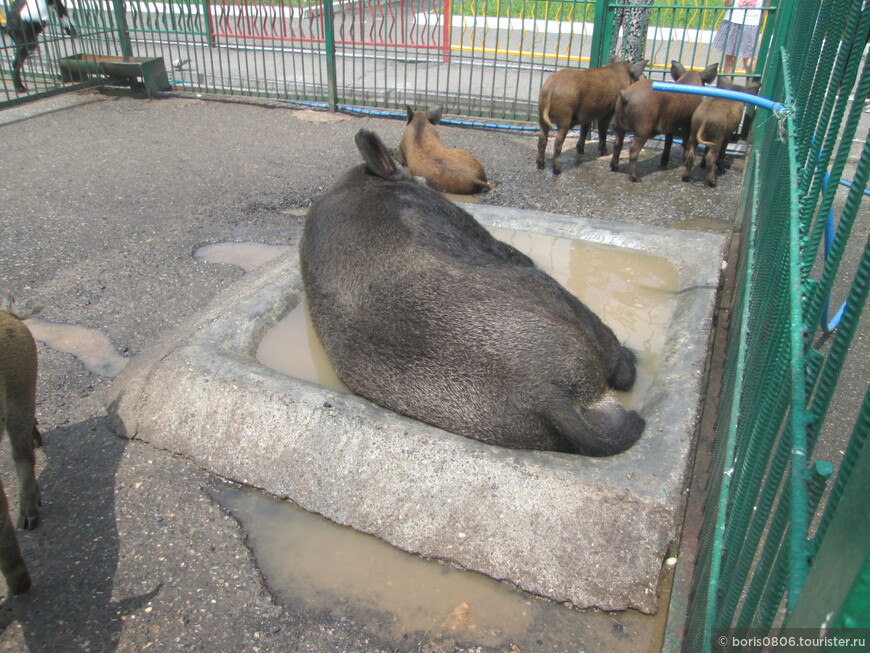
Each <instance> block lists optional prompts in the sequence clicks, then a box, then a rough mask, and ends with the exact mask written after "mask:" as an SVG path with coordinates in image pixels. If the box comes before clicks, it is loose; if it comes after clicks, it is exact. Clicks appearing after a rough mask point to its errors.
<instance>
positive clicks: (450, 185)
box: [399, 107, 493, 195]
mask: <svg viewBox="0 0 870 653" xmlns="http://www.w3.org/2000/svg"><path fill="white" fill-rule="evenodd" d="M407 111H408V123H407V125H406V126H405V132H404V133H403V134H402V141H401V143H400V144H399V150H400V152H401V155H402V158H403V159H404V162H405V164H406V165H407V167H408V171H409V172H410V173H411V174H412V175H414V176H415V177H424V178H425V179H428V180H429V181H430V182H431V183H432V184H434V185H435V186H436V187H437V188H439V189H440V190H442V191H444V192H447V193H457V194H460V195H470V194H471V193H477V192H478V191H482V190H490V189H492V188H493V186H492V184H490V183H489V182H488V181H487V179H486V172H485V171H484V169H483V166H482V165H481V163H480V161H478V160H477V158H476V157H475V156H474V155H473V154H472V153H471V152H469V151H468V150H462V149H451V148H447V147H444V144H443V143H442V142H441V137H439V136H438V130H436V129H435V125H437V124H438V123H439V122H440V121H441V107H435V108H434V109H432V110H431V111H414V110H413V109H412V108H411V107H407Z"/></svg>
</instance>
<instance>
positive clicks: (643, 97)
mask: <svg viewBox="0 0 870 653" xmlns="http://www.w3.org/2000/svg"><path fill="white" fill-rule="evenodd" d="M718 68H719V64H712V65H710V66H707V68H705V69H704V70H703V71H701V72H700V73H699V72H698V71H695V70H686V68H685V67H684V66H683V65H682V64H681V63H680V62H679V61H672V62H671V77H672V78H673V79H674V80H675V81H676V82H677V84H693V85H695V86H703V85H704V84H709V83H711V82H712V81H713V80H714V79H716V73H717V71H718ZM699 104H701V96H700V95H690V94H688V93H673V92H668V91H654V90H653V88H652V82H651V81H650V80H648V79H641V80H639V81H637V82H635V83H634V84H632V85H631V86H629V87H628V88H627V89H625V90H624V91H622V93H620V95H619V99H618V100H617V101H616V114H615V117H614V130H615V132H616V142H615V143H614V145H613V158H612V159H611V160H610V169H611V170H613V171H614V172H616V171H617V170H618V169H619V155H620V153H621V152H622V144H623V142H624V140H625V133H626V132H633V133H634V139H633V140H632V142H631V148H630V149H629V155H628V174H629V176H630V177H631V180H632V181H640V178H639V177H638V176H637V157H638V155H639V154H640V151H641V150H642V149H643V146H644V145H646V142H647V141H648V140H649V139H650V138H652V137H653V136H656V135H658V134H664V136H665V146H664V149H663V150H662V159H661V166H662V167H663V168H664V167H666V166H667V165H668V159H669V158H670V156H671V144H672V143H673V140H674V133H676V132H678V131H682V132H683V133H684V134H685V133H686V132H687V131H688V130H689V127H690V126H691V124H692V114H693V113H694V112H695V109H697V108H698V105H699Z"/></svg>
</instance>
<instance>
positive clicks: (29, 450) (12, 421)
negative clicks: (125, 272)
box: [0, 311, 42, 594]
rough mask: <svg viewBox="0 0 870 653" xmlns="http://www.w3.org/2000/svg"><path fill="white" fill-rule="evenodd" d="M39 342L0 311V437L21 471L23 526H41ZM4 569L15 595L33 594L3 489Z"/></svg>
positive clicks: (0, 537)
mask: <svg viewBox="0 0 870 653" xmlns="http://www.w3.org/2000/svg"><path fill="white" fill-rule="evenodd" d="M36 364H37V362H36V343H35V342H34V340H33V336H32V335H31V334H30V331H29V330H28V328H27V327H26V326H25V324H24V323H23V322H22V321H21V319H19V318H18V317H17V316H15V315H13V314H12V313H9V312H7V311H0V436H2V434H3V432H7V433H8V434H9V440H10V442H11V444H12V458H13V460H14V461H15V468H16V471H17V472H18V489H19V517H18V526H19V528H24V529H27V530H31V529H34V528H36V526H37V524H38V523H39V486H38V485H37V483H36V474H35V471H34V463H35V456H34V447H35V446H39V445H40V444H41V443H42V438H41V436H40V434H39V430H38V429H37V426H36ZM0 568H2V571H3V575H4V576H5V577H6V584H7V585H8V586H9V591H10V592H12V593H13V594H22V593H24V592H26V591H27V590H29V589H30V574H29V573H28V571H27V565H26V564H25V562H24V558H23V557H22V556H21V550H20V549H19V546H18V538H17V537H16V536H15V527H14V526H13V524H12V518H11V516H10V514H9V503H8V502H7V500H6V493H5V492H4V491H3V486H2V484H0Z"/></svg>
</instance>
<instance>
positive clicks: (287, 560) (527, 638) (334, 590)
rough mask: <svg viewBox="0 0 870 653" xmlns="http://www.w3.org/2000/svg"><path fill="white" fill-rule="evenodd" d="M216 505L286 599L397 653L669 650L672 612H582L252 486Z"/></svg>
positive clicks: (222, 490)
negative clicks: (361, 630)
mask: <svg viewBox="0 0 870 653" xmlns="http://www.w3.org/2000/svg"><path fill="white" fill-rule="evenodd" d="M215 499H216V500H217V501H218V502H219V503H220V504H221V505H222V506H223V507H224V509H225V510H227V511H229V512H230V513H232V514H233V515H234V516H235V517H236V518H237V519H238V520H239V522H240V523H241V525H242V528H243V529H244V531H245V533H247V535H248V537H247V542H248V545H249V546H250V547H251V549H252V551H253V553H254V556H255V557H256V560H257V565H258V567H259V568H260V570H261V571H262V573H263V575H264V577H265V579H266V583H267V584H268V586H269V587H270V589H271V590H272V592H273V593H274V594H275V596H276V598H277V599H278V600H280V601H281V602H282V603H284V604H285V605H288V606H293V605H301V606H304V607H305V608H307V609H310V610H315V611H325V612H328V613H329V614H331V615H333V616H334V617H337V618H341V617H347V618H349V619H352V620H354V621H356V622H358V623H360V624H364V626H365V628H366V629H367V630H368V632H370V633H371V634H373V635H375V636H376V637H379V638H381V639H384V640H387V641H388V642H390V643H392V644H393V645H395V646H396V648H397V650H400V651H415V652H416V651H419V650H420V648H421V647H422V646H424V645H426V644H428V643H431V642H442V641H456V642H457V643H459V644H460V645H464V646H487V647H498V650H512V651H516V650H519V651H536V652H541V653H547V652H552V653H556V652H560V653H562V652H568V651H570V652H572V653H573V652H575V651H585V652H586V653H597V652H598V651H602V652H603V651H607V652H609V653H646V652H652V651H658V650H660V646H661V640H662V635H663V629H664V623H665V618H666V614H665V613H666V610H661V611H660V615H659V616H657V617H655V616H654V617H650V616H646V615H642V614H640V613H639V612H636V611H633V610H629V611H626V612H621V613H603V612H600V611H597V610H576V609H573V608H570V607H568V606H565V605H561V604H558V603H553V602H552V601H547V600H545V599H541V598H538V597H536V596H533V595H531V594H528V593H526V592H523V591H521V590H518V589H516V588H515V587H513V586H511V585H508V584H506V583H499V582H497V581H495V580H492V579H490V578H487V577H486V576H483V575H481V574H476V573H473V572H468V571H462V570H460V569H457V568H455V567H452V566H450V565H447V564H445V563H441V562H438V561H433V560H426V559H424V558H421V557H419V556H415V555H412V554H410V553H405V552H404V551H401V550H399V549H396V548H395V547H393V546H391V545H389V544H387V543H385V542H383V541H381V540H379V539H377V538H375V537H372V536H370V535H365V534H362V533H359V532H357V531H354V530H353V529H350V528H347V527H344V526H339V525H337V524H334V523H332V522H330V521H329V520H327V519H325V518H324V517H320V516H319V515H315V514H312V513H309V512H306V511H304V510H302V509H301V508H299V507H297V506H295V505H294V504H292V503H290V502H289V501H281V500H278V499H275V498H272V497H269V496H267V495H264V494H262V493H260V492H257V491H255V490H252V489H249V488H239V487H236V486H231V485H221V486H219V487H217V488H216V489H215ZM665 585H666V583H663V588H662V596H663V597H664V598H663V602H664V601H667V594H668V592H669V589H668V587H666V586H665ZM511 646H513V647H517V648H511ZM436 650H441V649H440V648H439V649H436ZM444 650H453V649H452V648H447V649H444Z"/></svg>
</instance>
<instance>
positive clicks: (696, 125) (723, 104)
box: [683, 77, 760, 187]
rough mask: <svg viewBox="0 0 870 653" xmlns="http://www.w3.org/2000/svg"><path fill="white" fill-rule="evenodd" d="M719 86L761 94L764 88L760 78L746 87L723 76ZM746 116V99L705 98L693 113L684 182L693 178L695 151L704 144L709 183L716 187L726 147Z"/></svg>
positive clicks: (685, 153)
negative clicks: (759, 92)
mask: <svg viewBox="0 0 870 653" xmlns="http://www.w3.org/2000/svg"><path fill="white" fill-rule="evenodd" d="M716 86H718V87H719V88H724V89H730V90H732V91H743V92H745V93H751V94H753V95H755V94H756V93H758V89H759V88H760V84H759V83H758V82H757V81H751V82H749V83H747V84H746V86H745V87H744V86H740V85H739V84H733V83H731V82H728V81H726V80H725V79H723V78H721V77H720V78H719V79H717V80H716ZM742 116H743V102H739V101H737V100H727V99H725V98H718V97H706V98H704V99H703V101H702V102H701V104H699V105H698V108H697V109H695V113H693V114H692V126H691V129H690V130H689V138H688V139H687V140H686V145H685V147H684V148H683V159H684V161H685V164H686V168H685V170H683V181H689V180H691V178H692V166H693V165H694V164H695V150H696V148H697V147H698V144H701V145H703V146H704V147H705V148H706V153H705V154H704V165H705V166H706V167H707V184H709V185H710V187H714V186H716V173H717V172H719V173H722V172H724V171H725V148H726V146H727V145H728V140H729V139H730V138H731V134H733V133H734V132H735V130H736V129H737V127H738V126H739V125H740V118H741V117H742Z"/></svg>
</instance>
